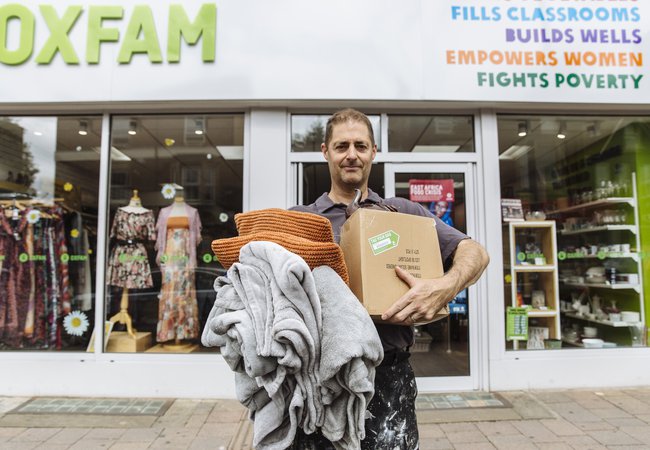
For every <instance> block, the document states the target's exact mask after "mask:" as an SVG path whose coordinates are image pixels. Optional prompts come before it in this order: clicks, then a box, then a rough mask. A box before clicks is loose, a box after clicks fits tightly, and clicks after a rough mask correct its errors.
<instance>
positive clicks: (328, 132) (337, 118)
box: [325, 108, 375, 147]
mask: <svg viewBox="0 0 650 450" xmlns="http://www.w3.org/2000/svg"><path fill="white" fill-rule="evenodd" d="M345 122H360V123H362V124H364V125H365V126H366V127H368V134H369V135H370V143H371V144H372V145H373V146H374V145H375V134H374V133H373V131H372V124H371V123H370V119H368V116H366V115H365V114H364V113H362V112H361V111H357V110H356V109H353V108H345V109H341V110H340V111H336V112H335V113H334V114H332V117H330V118H329V119H328V120H327V126H326V127H325V146H326V147H327V146H329V144H330V141H331V140H332V129H333V128H334V125H338V124H341V123H345Z"/></svg>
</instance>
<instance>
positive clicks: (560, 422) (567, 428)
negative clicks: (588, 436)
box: [540, 419, 584, 436]
mask: <svg viewBox="0 0 650 450" xmlns="http://www.w3.org/2000/svg"><path fill="white" fill-rule="evenodd" d="M540 423H542V424H543V425H544V426H545V427H546V428H548V429H549V430H551V432H552V433H553V434H555V435H556V436H576V435H582V434H584V432H583V431H582V430H581V429H580V428H578V427H576V426H575V425H574V424H572V423H571V422H568V421H567V420H565V419H556V420H551V419H545V420H540Z"/></svg>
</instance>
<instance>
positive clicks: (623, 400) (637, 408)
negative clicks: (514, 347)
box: [0, 387, 650, 450]
mask: <svg viewBox="0 0 650 450" xmlns="http://www.w3.org/2000/svg"><path fill="white" fill-rule="evenodd" d="M494 394H495V395H497V396H498V397H499V398H501V399H502V400H505V401H504V402H503V406H501V407H485V406H483V407H464V408H446V409H434V408H429V409H427V408H420V409H418V423H419V430H420V449H421V450H429V449H516V450H524V449H553V450H562V449H606V448H613V449H650V387H641V388H635V389H627V388H626V389H601V390H593V389H590V390H568V391H567V390H565V391H525V392H524V391H513V392H498V393H494ZM418 400H420V399H418ZM29 401H34V399H30V398H28V397H0V449H2V450H4V449H48V450H56V449H79V450H92V449H107V448H110V449H112V450H127V449H128V450H135V449H196V450H202V449H211V450H215V449H216V450H239V449H252V448H253V447H252V445H251V436H252V425H251V423H250V421H249V420H248V419H247V414H246V411H245V409H244V408H243V407H242V406H241V405H239V403H237V401H236V400H195V399H170V400H169V401H168V402H167V403H166V404H167V405H168V407H166V408H161V409H160V412H159V413H158V415H147V414H135V415H119V414H110V415H109V414H89V413H85V414H75V413H56V414H52V413H38V414H33V413H24V412H20V413H18V412H16V411H17V410H18V409H20V408H22V407H23V406H24V405H25V404H26V402H29ZM420 404H422V402H420Z"/></svg>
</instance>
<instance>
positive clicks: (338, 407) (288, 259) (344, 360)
mask: <svg viewBox="0 0 650 450" xmlns="http://www.w3.org/2000/svg"><path fill="white" fill-rule="evenodd" d="M215 290H216V291H217V298H216V300H215V303H214V306H213V308H212V311H211V312H210V315H209V317H208V321H207V323H206V326H205V329H204V330H203V335H202V342H203V345H205V346H218V347H220V348H221V352H222V354H223V356H224V359H225V360H226V361H227V362H228V364H229V366H230V367H231V369H232V370H233V371H235V384H236V390H237V398H238V399H239V401H240V402H241V403H242V404H244V405H245V406H247V407H248V408H249V410H250V412H251V418H252V419H253V420H254V421H255V423H254V427H253V430H254V436H253V445H254V446H255V448H259V449H284V448H287V447H289V446H290V445H291V443H292V442H293V439H294V437H295V433H296V429H297V427H298V426H300V427H301V428H303V430H304V431H305V433H307V434H310V433H312V432H314V431H315V430H316V429H317V428H321V429H322V431H323V434H324V435H325V436H326V437H327V438H328V439H330V440H331V441H332V442H333V443H334V445H335V446H336V447H337V448H339V449H354V448H358V447H359V441H360V440H361V439H363V437H364V416H365V410H366V404H367V402H368V401H369V400H370V398H371V397H372V395H373V393H374V387H373V386H374V384H373V383H374V374H375V372H374V368H375V366H377V365H378V364H379V363H380V362H381V360H382V358H383V352H382V347H381V343H380V340H379V336H378V335H377V331H376V329H375V327H374V325H373V323H372V321H371V320H370V317H369V316H368V314H367V313H366V311H365V309H364V308H363V307H362V306H361V304H360V303H359V301H358V300H357V299H356V297H354V295H353V294H352V292H350V290H349V289H348V287H347V286H346V285H345V283H344V282H343V280H341V278H340V277H339V276H338V275H337V274H336V272H334V271H333V270H332V269H330V268H329V267H321V268H317V269H316V270H314V273H313V274H312V272H310V271H309V267H308V266H307V264H306V263H305V262H304V260H302V258H300V257H299V256H297V255H295V254H293V253H291V252H289V251H287V250H285V249H284V248H282V247H281V246H279V245H277V244H274V243H271V242H251V243H249V244H247V245H245V246H244V247H242V249H241V251H240V262H239V263H236V264H234V265H233V266H232V267H231V268H230V269H229V270H228V278H224V277H220V278H218V279H217V280H216V281H215Z"/></svg>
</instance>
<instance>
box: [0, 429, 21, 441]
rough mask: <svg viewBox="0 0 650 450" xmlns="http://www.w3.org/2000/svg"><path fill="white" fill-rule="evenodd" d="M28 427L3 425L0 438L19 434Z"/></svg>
mask: <svg viewBox="0 0 650 450" xmlns="http://www.w3.org/2000/svg"><path fill="white" fill-rule="evenodd" d="M26 429H27V428H24V427H2V428H0V438H2V437H14V436H17V435H19V434H20V433H22V432H23V431H25V430H26Z"/></svg>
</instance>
